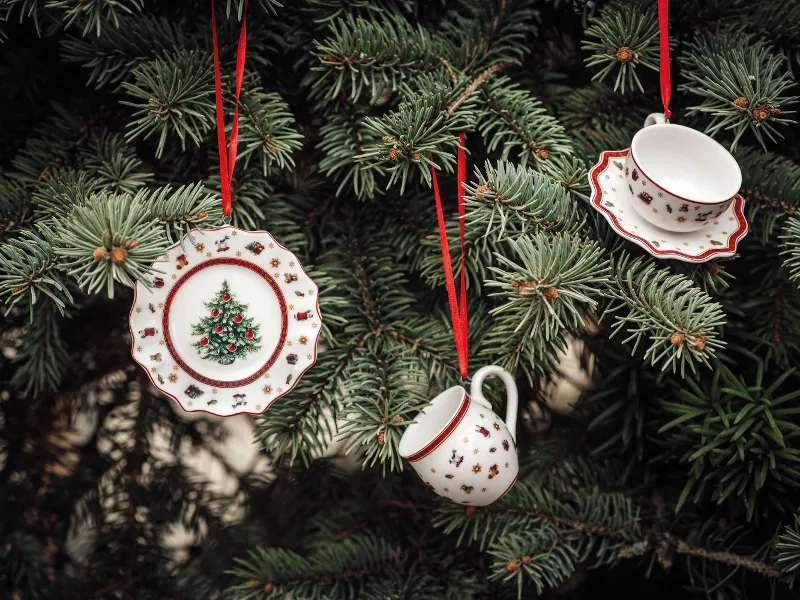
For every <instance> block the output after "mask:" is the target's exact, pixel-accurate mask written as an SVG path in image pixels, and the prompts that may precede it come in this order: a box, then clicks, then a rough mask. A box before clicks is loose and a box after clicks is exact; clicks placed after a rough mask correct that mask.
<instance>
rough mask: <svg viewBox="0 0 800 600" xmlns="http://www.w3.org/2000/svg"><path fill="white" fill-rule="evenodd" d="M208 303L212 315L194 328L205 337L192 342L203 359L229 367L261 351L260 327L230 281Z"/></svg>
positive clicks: (193, 326) (224, 283)
mask: <svg viewBox="0 0 800 600" xmlns="http://www.w3.org/2000/svg"><path fill="white" fill-rule="evenodd" d="M204 304H205V307H206V309H208V313H209V314H208V315H206V316H204V317H202V318H201V319H200V322H199V323H195V324H194V325H192V334H193V335H199V336H202V337H201V338H200V339H199V340H198V341H196V342H193V343H192V346H194V347H195V348H197V349H198V350H200V353H201V354H200V356H202V357H203V358H206V359H209V360H215V361H217V362H218V363H220V364H221V365H229V364H232V363H233V362H234V361H235V360H236V359H237V358H244V357H245V356H247V355H248V354H250V353H252V352H258V351H259V350H260V349H261V345H260V344H261V336H260V335H259V334H258V330H259V327H260V326H259V325H257V324H256V323H254V322H253V318H252V317H248V316H247V304H242V303H241V302H237V301H236V295H235V294H233V292H231V286H230V285H229V284H228V280H227V279H226V280H224V281H223V282H222V287H221V288H220V290H219V292H217V295H216V296H214V299H213V300H211V301H210V302H205V303H204Z"/></svg>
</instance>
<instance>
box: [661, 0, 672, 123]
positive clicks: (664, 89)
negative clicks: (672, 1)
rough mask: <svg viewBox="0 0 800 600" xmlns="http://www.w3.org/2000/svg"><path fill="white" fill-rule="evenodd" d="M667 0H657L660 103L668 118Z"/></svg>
mask: <svg viewBox="0 0 800 600" xmlns="http://www.w3.org/2000/svg"><path fill="white" fill-rule="evenodd" d="M668 2H669V0H658V37H659V41H660V42H661V58H660V65H659V66H660V71H661V103H662V104H663V105H664V116H665V117H666V118H667V119H669V118H670V117H671V116H672V113H671V112H670V111H669V99H670V96H671V95H672V86H671V85H670V81H669V23H668V19H667V3H668Z"/></svg>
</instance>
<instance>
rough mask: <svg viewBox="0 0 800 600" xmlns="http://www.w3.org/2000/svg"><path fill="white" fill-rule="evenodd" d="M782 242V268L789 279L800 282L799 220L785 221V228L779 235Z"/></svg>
mask: <svg viewBox="0 0 800 600" xmlns="http://www.w3.org/2000/svg"><path fill="white" fill-rule="evenodd" d="M781 239H782V240H783V251H782V252H781V254H782V255H784V256H786V258H785V259H784V261H783V265H784V267H786V268H787V269H788V270H789V278H790V279H791V280H792V281H794V282H797V281H798V280H800V218H798V217H797V216H792V217H791V218H790V219H789V220H788V221H786V226H785V227H784V229H783V234H782V235H781Z"/></svg>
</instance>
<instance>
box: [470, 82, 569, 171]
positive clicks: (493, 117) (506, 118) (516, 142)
mask: <svg viewBox="0 0 800 600" xmlns="http://www.w3.org/2000/svg"><path fill="white" fill-rule="evenodd" d="M481 94H482V96H483V100H484V102H485V103H486V106H487V107H488V109H489V110H488V111H486V112H484V114H483V116H482V117H481V118H479V120H478V131H479V132H480V134H481V136H483V139H484V143H485V144H486V148H487V150H488V151H489V152H494V151H496V150H498V149H502V154H501V157H502V158H503V159H508V158H509V157H510V156H512V155H513V157H514V159H515V160H517V161H519V163H520V164H521V165H522V166H525V165H527V164H531V165H532V166H534V167H538V166H539V165H540V163H542V162H546V161H547V160H548V159H549V158H550V156H551V154H553V155H556V154H569V153H570V152H571V149H572V142H571V141H570V140H569V138H568V137H567V135H566V132H565V131H564V127H563V126H562V125H561V124H560V123H559V122H558V121H557V120H556V119H555V118H554V117H553V116H551V115H550V114H548V112H547V110H546V109H545V108H544V106H542V103H541V102H540V101H539V100H537V99H536V98H534V97H533V96H532V95H531V94H530V92H528V91H527V90H524V89H521V88H520V87H519V86H518V85H517V84H514V83H512V82H511V79H510V78H508V77H506V76H503V77H499V78H497V79H495V80H494V81H492V82H489V83H488V84H487V85H486V86H485V87H484V88H483V90H482V91H481Z"/></svg>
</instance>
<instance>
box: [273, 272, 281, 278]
mask: <svg viewBox="0 0 800 600" xmlns="http://www.w3.org/2000/svg"><path fill="white" fill-rule="evenodd" d="M272 276H273V277H274V278H275V279H278V277H280V276H281V274H280V273H275V274H273V275H272Z"/></svg>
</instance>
